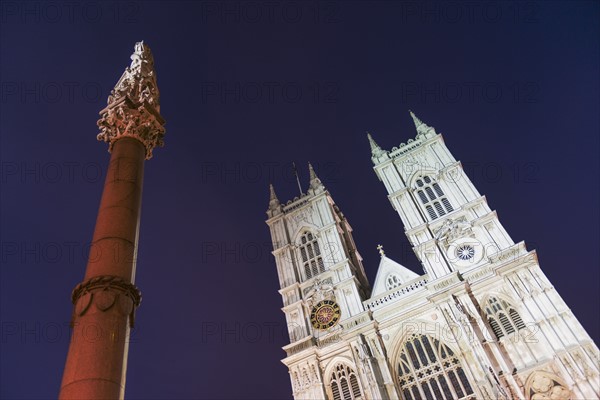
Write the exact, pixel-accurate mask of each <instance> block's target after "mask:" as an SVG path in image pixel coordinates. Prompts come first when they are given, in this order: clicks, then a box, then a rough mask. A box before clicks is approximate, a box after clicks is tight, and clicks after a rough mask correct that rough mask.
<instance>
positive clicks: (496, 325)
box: [485, 296, 525, 339]
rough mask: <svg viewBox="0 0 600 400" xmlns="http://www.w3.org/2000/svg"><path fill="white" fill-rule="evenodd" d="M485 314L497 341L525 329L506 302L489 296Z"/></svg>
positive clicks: (516, 314)
mask: <svg viewBox="0 0 600 400" xmlns="http://www.w3.org/2000/svg"><path fill="white" fill-rule="evenodd" d="M485 312H486V313H487V316H488V322H489V323H490V326H491V327H492V331H494V335H496V338H497V339H500V338H501V337H503V336H508V335H510V334H511V333H513V332H516V331H518V330H520V329H523V328H525V324H524V323H523V320H522V319H521V316H520V315H519V313H518V312H517V311H516V310H515V309H514V308H513V307H512V306H511V305H510V304H508V303H507V302H506V301H504V300H502V299H498V298H497V297H494V296H490V298H489V299H488V301H487V303H486V307H485Z"/></svg>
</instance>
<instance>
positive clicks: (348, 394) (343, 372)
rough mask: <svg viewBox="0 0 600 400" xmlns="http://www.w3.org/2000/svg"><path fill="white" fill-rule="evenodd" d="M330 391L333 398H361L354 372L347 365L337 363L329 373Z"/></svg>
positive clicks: (352, 399)
mask: <svg viewBox="0 0 600 400" xmlns="http://www.w3.org/2000/svg"><path fill="white" fill-rule="evenodd" d="M331 393H332V394H333V400H354V399H360V398H361V395H362V393H361V391H360V386H359V385H358V379H356V373H355V372H354V370H353V369H352V368H350V367H348V366H347V365H344V364H338V366H337V367H335V370H334V371H333V373H332V374H331Z"/></svg>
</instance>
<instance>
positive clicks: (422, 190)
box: [415, 175, 454, 220]
mask: <svg viewBox="0 0 600 400" xmlns="http://www.w3.org/2000/svg"><path fill="white" fill-rule="evenodd" d="M415 183H416V189H415V191H416V193H417V197H418V198H419V200H420V201H421V204H423V207H425V210H426V211H427V214H428V215H429V218H431V219H432V220H434V219H436V218H439V217H441V216H442V215H446V214H448V213H449V212H451V211H454V208H453V207H452V204H450V200H448V198H447V197H446V195H445V194H444V191H443V190H442V188H441V187H440V185H439V184H438V183H437V182H436V181H435V180H434V179H433V178H432V177H430V176H427V175H426V176H422V177H420V178H418V179H417V180H416V182H415Z"/></svg>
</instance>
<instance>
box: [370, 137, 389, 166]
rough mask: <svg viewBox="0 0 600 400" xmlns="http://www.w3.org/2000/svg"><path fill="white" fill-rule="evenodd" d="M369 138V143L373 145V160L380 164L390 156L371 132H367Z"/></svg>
mask: <svg viewBox="0 0 600 400" xmlns="http://www.w3.org/2000/svg"><path fill="white" fill-rule="evenodd" d="M367 139H369V144H370V145H371V160H373V163H374V164H379V163H380V162H381V161H382V160H387V159H388V158H389V157H388V156H387V151H385V150H383V149H382V148H381V147H379V145H378V144H377V142H376V141H375V139H373V136H371V134H370V133H369V132H367Z"/></svg>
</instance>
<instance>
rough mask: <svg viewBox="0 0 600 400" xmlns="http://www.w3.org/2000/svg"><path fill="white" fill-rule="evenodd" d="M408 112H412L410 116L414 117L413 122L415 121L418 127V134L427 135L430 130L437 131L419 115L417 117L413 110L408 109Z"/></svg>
mask: <svg viewBox="0 0 600 400" xmlns="http://www.w3.org/2000/svg"><path fill="white" fill-rule="evenodd" d="M408 112H409V113H410V116H411V117H412V119H413V122H414V123H415V128H417V136H420V135H425V134H427V133H429V132H433V133H435V129H434V128H432V127H430V126H429V125H427V124H426V123H424V122H423V121H421V120H420V119H419V117H417V116H416V115H415V113H414V112H412V111H411V110H408Z"/></svg>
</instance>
